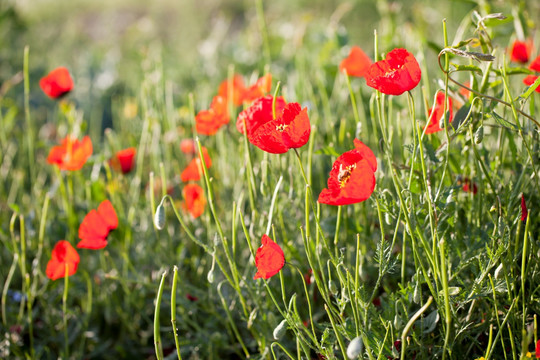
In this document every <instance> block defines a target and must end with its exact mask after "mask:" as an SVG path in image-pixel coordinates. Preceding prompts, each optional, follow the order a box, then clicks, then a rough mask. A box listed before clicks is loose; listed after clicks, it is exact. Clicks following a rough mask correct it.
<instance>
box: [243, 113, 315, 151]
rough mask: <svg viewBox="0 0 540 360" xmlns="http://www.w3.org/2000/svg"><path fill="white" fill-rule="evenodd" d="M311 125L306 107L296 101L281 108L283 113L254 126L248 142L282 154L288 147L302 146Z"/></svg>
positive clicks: (307, 137) (264, 149)
mask: <svg viewBox="0 0 540 360" xmlns="http://www.w3.org/2000/svg"><path fill="white" fill-rule="evenodd" d="M310 132H311V125H310V123H309V117H308V115H307V108H304V109H302V108H301V107H300V104H298V103H289V104H287V105H286V106H285V108H284V109H283V115H281V116H278V117H277V118H276V119H273V120H271V121H268V122H266V123H264V124H261V125H259V126H258V127H254V128H253V129H252V132H251V135H250V134H249V131H248V139H249V142H250V143H252V144H253V145H255V146H257V147H258V148H259V149H261V150H263V151H266V152H268V153H271V154H283V153H286V152H287V151H289V149H295V148H299V147H302V146H304V145H305V144H306V143H307V141H308V140H309V134H310Z"/></svg>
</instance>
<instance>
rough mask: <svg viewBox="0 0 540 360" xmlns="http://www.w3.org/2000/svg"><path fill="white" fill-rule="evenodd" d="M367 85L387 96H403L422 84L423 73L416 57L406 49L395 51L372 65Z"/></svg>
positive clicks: (367, 77)
mask: <svg viewBox="0 0 540 360" xmlns="http://www.w3.org/2000/svg"><path fill="white" fill-rule="evenodd" d="M365 76H366V84H367V85H368V86H370V87H372V88H374V89H376V90H379V91H380V92H382V93H384V94H387V95H401V94H403V93H404V92H405V91H409V90H412V89H414V88H415V87H416V85H418V83H419V82H420V78H421V77H422V72H421V70H420V65H418V62H417V61H416V59H415V58H414V56H413V55H412V54H411V53H410V52H408V51H407V50H405V49H394V50H392V51H390V52H389V53H388V54H386V59H385V60H381V61H377V62H376V63H375V64H372V65H371V66H370V67H369V69H368V71H367V74H366V75H365Z"/></svg>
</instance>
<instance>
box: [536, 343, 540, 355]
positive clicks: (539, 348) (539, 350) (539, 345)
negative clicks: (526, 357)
mask: <svg viewBox="0 0 540 360" xmlns="http://www.w3.org/2000/svg"><path fill="white" fill-rule="evenodd" d="M535 350H536V351H535V356H536V358H537V359H540V340H538V341H536V349H535Z"/></svg>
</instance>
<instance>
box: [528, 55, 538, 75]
mask: <svg viewBox="0 0 540 360" xmlns="http://www.w3.org/2000/svg"><path fill="white" fill-rule="evenodd" d="M529 69H531V70H533V71H537V72H539V71H540V56H537V57H536V58H535V59H534V60H533V61H531V64H530V65H529Z"/></svg>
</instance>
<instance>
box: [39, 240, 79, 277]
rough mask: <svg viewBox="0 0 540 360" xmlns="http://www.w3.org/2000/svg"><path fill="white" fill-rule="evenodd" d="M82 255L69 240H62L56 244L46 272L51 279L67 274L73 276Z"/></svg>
mask: <svg viewBox="0 0 540 360" xmlns="http://www.w3.org/2000/svg"><path fill="white" fill-rule="evenodd" d="M79 261H80V257H79V254H78V253H77V250H75V249H74V248H73V246H71V244H70V243H69V242H68V241H65V240H60V241H58V242H57V243H56V245H55V246H54V248H53V250H52V253H51V259H50V260H49V262H48V263H47V268H46V269H45V274H46V275H47V277H48V278H49V279H51V280H57V279H60V278H63V277H64V276H65V275H66V267H67V274H68V276H71V275H73V274H75V273H76V272H77V266H78V265H79Z"/></svg>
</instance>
